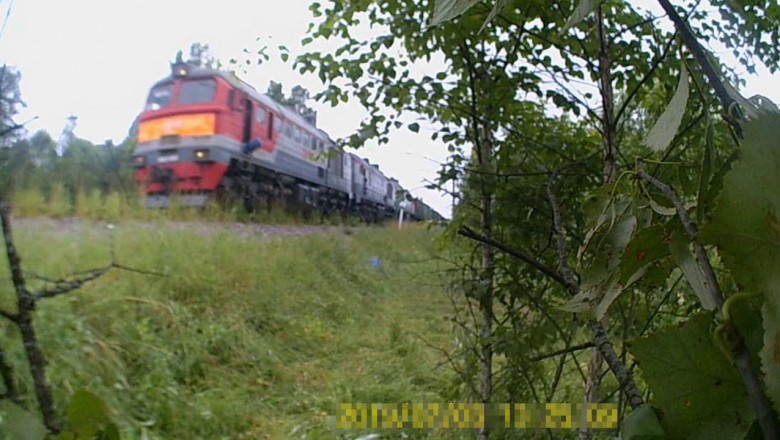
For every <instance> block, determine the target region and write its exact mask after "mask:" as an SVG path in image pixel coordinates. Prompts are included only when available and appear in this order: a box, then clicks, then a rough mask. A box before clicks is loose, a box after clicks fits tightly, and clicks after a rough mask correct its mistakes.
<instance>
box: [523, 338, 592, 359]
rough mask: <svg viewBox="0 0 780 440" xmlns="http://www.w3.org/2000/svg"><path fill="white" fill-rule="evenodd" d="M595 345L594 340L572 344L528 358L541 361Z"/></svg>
mask: <svg viewBox="0 0 780 440" xmlns="http://www.w3.org/2000/svg"><path fill="white" fill-rule="evenodd" d="M595 346H596V345H595V344H594V343H593V342H585V343H584V344H579V345H574V346H571V347H568V348H564V349H561V350H556V351H553V352H551V353H547V354H542V355H539V356H534V357H532V358H530V359H528V360H530V361H531V362H539V361H543V360H545V359H549V358H551V357H555V356H560V355H562V354H569V353H572V352H575V351H579V350H585V349H586V348H593V347H595Z"/></svg>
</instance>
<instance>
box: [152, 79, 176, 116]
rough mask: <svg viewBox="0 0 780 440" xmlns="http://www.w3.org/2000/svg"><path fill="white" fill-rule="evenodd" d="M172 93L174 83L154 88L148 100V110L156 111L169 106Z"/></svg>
mask: <svg viewBox="0 0 780 440" xmlns="http://www.w3.org/2000/svg"><path fill="white" fill-rule="evenodd" d="M172 95H173V84H163V85H161V86H157V87H155V88H153V89H152V91H151V92H149V99H147V101H146V110H149V111H154V110H159V109H161V108H165V107H168V106H169V105H170V104H171V96H172Z"/></svg>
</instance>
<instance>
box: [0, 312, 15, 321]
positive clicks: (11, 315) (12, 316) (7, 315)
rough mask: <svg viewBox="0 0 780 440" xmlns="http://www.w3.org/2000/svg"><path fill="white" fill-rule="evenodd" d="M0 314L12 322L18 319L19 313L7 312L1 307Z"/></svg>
mask: <svg viewBox="0 0 780 440" xmlns="http://www.w3.org/2000/svg"><path fill="white" fill-rule="evenodd" d="M0 316H2V317H3V318H5V319H7V320H9V321H12V322H17V321H18V320H19V315H17V314H15V313H11V312H7V311H5V310H2V309H0Z"/></svg>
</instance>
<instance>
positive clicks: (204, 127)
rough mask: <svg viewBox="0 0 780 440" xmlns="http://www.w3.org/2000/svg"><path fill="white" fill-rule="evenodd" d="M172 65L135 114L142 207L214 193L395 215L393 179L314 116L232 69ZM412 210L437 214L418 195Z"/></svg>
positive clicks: (203, 199)
mask: <svg viewBox="0 0 780 440" xmlns="http://www.w3.org/2000/svg"><path fill="white" fill-rule="evenodd" d="M171 70H172V73H171V75H170V76H168V77H167V78H165V79H163V80H161V81H159V82H157V83H156V84H155V85H154V86H153V87H152V89H151V91H150V93H149V97H148V99H147V102H146V108H145V109H144V111H143V112H142V113H141V115H140V117H139V126H138V144H137V146H136V150H135V152H134V155H133V165H134V167H135V168H136V172H135V178H136V180H137V181H139V182H140V183H141V184H142V186H143V188H144V191H145V193H146V195H147V206H148V207H166V206H167V205H168V202H169V197H170V196H171V195H172V194H176V195H177V196H178V198H179V199H180V200H181V202H182V203H183V204H184V205H187V206H205V205H206V204H207V203H208V202H209V200H210V199H211V198H213V197H215V196H216V197H225V198H228V199H234V200H242V201H243V203H244V205H245V207H246V208H247V209H248V210H250V211H252V210H255V209H257V208H258V207H259V206H262V205H265V206H271V204H272V203H277V202H281V203H283V204H285V205H286V206H290V207H293V206H294V207H303V208H306V209H307V210H312V209H314V210H319V211H321V212H322V213H324V214H327V213H329V212H334V211H337V212H341V213H348V212H352V213H356V214H358V215H360V216H361V217H362V218H364V219H365V220H368V221H377V220H379V219H380V218H383V217H387V216H393V215H395V213H397V212H398V209H399V202H401V200H402V197H401V195H402V194H404V193H405V192H404V191H403V189H402V188H401V187H400V185H399V184H398V181H397V180H395V179H392V178H388V177H386V176H385V175H384V174H383V173H382V172H381V171H380V170H379V168H378V166H376V165H372V164H370V163H369V162H368V161H367V160H366V159H362V158H360V157H358V156H356V155H354V154H351V153H345V152H343V151H341V150H340V149H338V148H336V146H335V143H334V142H333V141H332V140H331V139H330V137H329V136H328V134H327V133H325V132H324V131H322V130H320V129H318V128H317V127H316V126H315V124H314V121H313V120H307V119H306V118H304V117H302V116H301V115H299V114H298V113H297V112H295V111H294V110H292V109H290V108H287V107H285V106H283V105H281V104H279V103H278V102H276V101H274V100H273V99H271V98H270V97H268V96H267V95H264V94H261V93H258V92H257V91H256V90H255V89H254V88H253V87H252V86H250V85H248V84H246V83H245V82H243V81H241V80H240V79H238V78H237V77H235V76H234V75H232V74H230V73H226V72H221V71H217V70H214V69H210V68H203V67H198V66H194V65H191V64H187V63H182V62H179V63H174V64H172V65H171ZM412 207H413V208H414V209H413V210H412V212H410V213H409V214H410V215H411V216H412V217H414V218H417V219H426V220H428V219H431V220H434V219H435V220H440V219H441V218H442V217H441V216H440V215H439V214H438V213H436V212H435V211H434V210H432V209H431V208H430V207H428V206H427V205H425V204H423V203H422V202H421V201H416V203H413V204H412ZM415 211H419V213H417V212H415Z"/></svg>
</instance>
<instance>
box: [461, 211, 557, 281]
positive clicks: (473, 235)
mask: <svg viewBox="0 0 780 440" xmlns="http://www.w3.org/2000/svg"><path fill="white" fill-rule="evenodd" d="M458 234H459V235H462V236H464V237H466V238H468V239H471V240H474V241H478V242H480V243H484V244H489V245H490V246H493V247H494V248H496V249H498V250H500V251H501V252H504V253H506V254H509V255H511V256H513V257H515V258H517V259H519V260H521V261H523V262H525V263H527V264H529V265H530V266H532V267H533V268H534V269H536V270H538V271H539V272H541V273H543V274H544V275H546V276H548V277H550V278H552V279H553V280H555V281H556V282H558V283H559V284H561V285H563V286H564V287H566V280H565V279H564V278H563V277H562V276H561V274H559V273H558V272H556V271H554V270H553V269H550V268H549V267H547V266H546V265H545V264H544V263H542V262H541V261H539V260H537V259H536V258H534V257H532V256H531V255H529V254H528V253H527V252H525V251H522V250H518V249H512V248H510V247H508V246H506V245H504V244H503V243H501V242H498V241H496V240H493V239H491V238H487V237H483V236H482V235H480V234H478V233H477V232H475V231H474V230H472V229H471V228H469V227H468V226H462V227H461V228H460V229H459V230H458Z"/></svg>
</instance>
